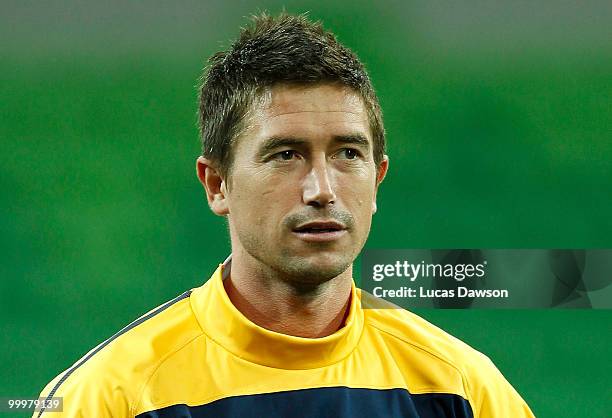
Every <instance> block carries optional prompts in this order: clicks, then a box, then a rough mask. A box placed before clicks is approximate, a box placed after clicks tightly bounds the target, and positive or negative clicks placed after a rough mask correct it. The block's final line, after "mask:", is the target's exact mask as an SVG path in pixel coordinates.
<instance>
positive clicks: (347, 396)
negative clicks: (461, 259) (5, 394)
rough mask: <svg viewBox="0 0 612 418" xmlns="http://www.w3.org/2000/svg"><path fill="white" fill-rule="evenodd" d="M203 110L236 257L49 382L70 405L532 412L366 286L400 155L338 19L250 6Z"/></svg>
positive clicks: (207, 87)
mask: <svg viewBox="0 0 612 418" xmlns="http://www.w3.org/2000/svg"><path fill="white" fill-rule="evenodd" d="M200 125H201V136H202V142H203V155H202V156H201V157H200V158H198V160H197V173H198V177H199V179H200V181H201V182H202V184H203V186H204V189H205V191H206V196H207V199H208V204H209V206H210V208H211V209H212V211H213V212H214V213H215V214H217V215H220V216H224V217H226V219H227V222H228V226H229V234H230V238H231V245H232V255H231V257H230V258H228V260H226V262H225V263H223V264H222V265H220V266H219V268H218V269H217V270H216V271H215V273H214V274H213V275H212V277H211V279H210V280H209V281H208V282H206V283H205V284H204V285H203V286H201V287H199V288H197V289H193V290H191V291H189V292H186V293H184V294H183V295H180V296H179V297H177V298H175V299H174V300H172V301H170V302H168V303H166V304H165V305H162V306H161V307H159V308H157V309H155V310H153V311H151V312H149V313H148V314H146V315H144V316H143V317H141V318H139V319H138V320H137V321H135V322H134V323H132V324H130V325H128V326H127V327H126V328H124V329H123V330H121V331H119V332H118V333H117V334H115V335H114V336H112V337H111V338H109V339H108V340H106V341H105V342H103V343H102V344H100V345H99V346H98V347H96V348H95V349H93V350H92V351H90V352H89V353H88V354H87V355H85V356H84V357H83V358H82V359H81V360H79V361H78V362H77V363H75V365H73V366H72V367H71V368H69V369H68V370H67V371H65V372H64V373H62V374H60V375H59V376H58V377H57V378H56V379H54V380H53V381H52V382H50V383H49V385H47V387H46V388H45V389H44V390H43V392H42V394H41V396H45V397H53V396H55V397H60V396H61V397H63V408H64V413H63V416H68V417H77V416H78V417H81V416H83V417H93V416H95V417H111V416H112V417H135V416H136V417H141V418H142V417H179V416H180V417H243V416H248V417H250V416H252V417H512V418H517V417H531V416H533V415H532V414H531V412H530V411H529V408H528V407H527V405H526V404H525V403H524V401H523V400H522V399H521V398H520V396H519V395H518V394H517V393H516V392H515V391H514V389H513V388H512V387H511V386H510V385H509V384H508V382H506V380H505V379H504V378H503V377H502V376H501V374H500V373H499V372H498V371H497V369H496V368H495V367H494V366H493V365H492V363H491V362H490V361H489V360H488V359H487V358H486V357H485V356H484V355H482V354H480V353H478V352H476V351H475V350H473V349H472V348H470V347H469V346H467V345H465V344H463V343H462V342H460V341H458V340H456V339H454V338H453V337H451V336H449V335H448V334H446V333H444V332H443V331H441V330H439V329H437V328H436V327H434V326H433V325H431V324H429V323H427V322H426V321H424V320H423V319H421V318H419V317H417V316H415V315H413V314H411V313H409V312H406V311H403V310H400V309H367V308H368V305H370V306H369V307H370V308H371V307H372V306H373V305H376V304H377V303H378V302H377V301H376V300H375V299H374V298H373V297H372V296H370V295H367V294H365V292H363V293H362V292H361V291H360V290H359V289H357V288H356V287H355V285H354V282H353V279H352V263H353V261H354V260H355V258H356V257H357V255H358V253H359V252H360V251H361V248H362V247H363V245H364V243H365V241H366V238H367V236H368V233H369V229H370V224H371V218H372V215H373V214H374V213H375V212H376V194H377V191H378V187H379V185H380V183H381V182H382V181H383V179H384V177H385V174H386V172H387V169H388V166H389V160H388V158H387V156H386V155H385V137H384V129H383V124H382V116H381V111H380V108H379V105H378V100H377V98H376V95H375V93H374V90H373V88H372V85H371V83H370V81H369V78H368V76H367V74H366V72H365V70H364V68H363V65H362V64H361V63H360V62H359V60H358V59H357V57H356V56H355V55H354V54H353V53H352V52H351V51H350V50H348V49H347V48H346V47H344V46H342V45H340V44H339V43H338V42H337V40H336V39H335V37H334V36H333V35H332V34H331V33H329V32H326V31H325V30H323V29H322V27H321V25H320V24H318V23H311V22H309V21H308V20H307V19H306V18H305V17H304V16H291V15H287V14H281V15H280V16H278V17H275V18H272V17H269V16H266V15H262V16H259V17H256V18H254V19H253V21H252V23H251V25H250V26H249V27H247V28H246V29H243V30H242V33H241V35H240V37H239V39H238V40H237V41H236V42H235V43H234V44H233V46H232V47H231V49H230V50H228V51H224V52H219V53H217V54H215V55H214V56H213V57H212V58H211V59H210V66H209V68H208V70H207V72H206V73H205V76H204V77H203V80H202V85H201V91H200ZM207 241H209V242H210V241H213V240H211V239H210V238H209V239H207ZM41 415H42V416H47V415H51V413H50V412H48V411H45V412H42V413H35V414H34V416H41Z"/></svg>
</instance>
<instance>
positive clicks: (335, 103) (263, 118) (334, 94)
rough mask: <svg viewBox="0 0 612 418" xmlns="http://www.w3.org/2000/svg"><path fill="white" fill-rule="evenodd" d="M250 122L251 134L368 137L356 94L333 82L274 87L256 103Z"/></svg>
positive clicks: (361, 103) (362, 112)
mask: <svg viewBox="0 0 612 418" xmlns="http://www.w3.org/2000/svg"><path fill="white" fill-rule="evenodd" d="M250 122H251V123H250V125H251V128H252V129H249V130H250V131H251V135H253V136H255V137H260V138H266V137H272V136H278V135H290V136H301V137H304V138H303V139H309V138H321V137H326V136H330V137H331V136H334V135H349V134H361V135H363V136H365V137H367V138H368V139H369V140H371V135H370V130H369V124H368V118H367V112H366V110H365V105H364V103H363V100H362V98H361V96H360V95H359V93H357V92H355V91H354V90H352V89H350V88H348V87H344V86H339V85H333V84H320V85H315V86H295V85H277V86H274V87H272V88H271V89H269V90H268V91H267V93H266V94H264V96H263V97H262V100H260V101H258V102H257V103H256V104H255V106H254V108H253V112H252V117H251V121H250ZM251 135H249V136H251Z"/></svg>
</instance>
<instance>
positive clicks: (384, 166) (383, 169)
mask: <svg viewBox="0 0 612 418" xmlns="http://www.w3.org/2000/svg"><path fill="white" fill-rule="evenodd" d="M388 169H389V156H387V155H383V159H382V161H381V162H380V164H379V165H378V167H377V168H376V186H374V197H373V199H372V214H375V213H376V211H377V210H378V208H377V207H376V194H377V192H378V186H380V183H382V181H383V180H384V179H385V176H386V175H387V170H388Z"/></svg>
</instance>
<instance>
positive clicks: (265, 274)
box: [223, 254, 352, 338]
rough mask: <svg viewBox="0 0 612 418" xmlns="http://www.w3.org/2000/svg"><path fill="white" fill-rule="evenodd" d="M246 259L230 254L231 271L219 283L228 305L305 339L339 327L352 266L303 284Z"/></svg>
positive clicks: (347, 302) (262, 323)
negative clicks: (333, 274)
mask: <svg viewBox="0 0 612 418" xmlns="http://www.w3.org/2000/svg"><path fill="white" fill-rule="evenodd" d="M248 258H250V256H248V255H243V254H235V255H234V256H233V257H232V260H231V273H230V276H229V277H228V278H226V279H225V280H224V282H223V286H224V287H225V291H226V292H227V295H228V297H229V299H230V300H231V302H232V304H233V305H234V306H235V307H236V308H237V309H238V310H239V311H240V312H241V313H242V314H243V315H244V316H245V317H247V318H248V319H249V320H250V321H252V322H254V323H255V324H257V325H259V326H260V327H263V328H266V329H268V330H271V331H275V332H280V333H283V334H287V335H293V336H296V337H305V338H319V337H325V336H327V335H331V334H333V333H334V332H335V331H337V330H338V329H340V328H342V326H343V324H344V321H345V318H346V315H347V313H348V307H349V305H350V302H351V301H350V295H351V285H352V266H351V267H349V268H348V269H347V270H346V271H344V272H343V273H342V274H340V275H339V276H336V277H334V278H333V279H330V280H328V281H326V282H324V283H320V284H316V285H304V284H301V283H294V282H291V281H288V280H284V279H283V278H281V277H278V275H277V274H275V273H274V272H273V271H269V269H268V270H266V269H265V268H262V266H257V265H256V264H255V263H253V262H250V263H249V260H248ZM251 261H255V260H251ZM228 267H229V266H228Z"/></svg>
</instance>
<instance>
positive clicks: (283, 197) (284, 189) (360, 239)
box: [225, 84, 387, 284]
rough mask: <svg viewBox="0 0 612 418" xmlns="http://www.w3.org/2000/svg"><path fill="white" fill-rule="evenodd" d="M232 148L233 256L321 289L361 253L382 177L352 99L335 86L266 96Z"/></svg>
mask: <svg viewBox="0 0 612 418" xmlns="http://www.w3.org/2000/svg"><path fill="white" fill-rule="evenodd" d="M270 93H271V94H270V95H269V96H268V98H267V100H262V101H261V103H259V104H257V105H255V108H254V111H253V114H252V117H251V119H250V123H249V127H248V128H247V130H246V132H245V133H244V134H243V135H241V137H240V138H238V140H237V141H236V143H235V145H234V150H233V153H234V158H233V163H232V168H231V170H230V177H229V179H227V180H228V183H227V188H226V189H227V190H226V195H225V198H226V199H227V202H226V203H227V209H228V220H229V226H230V234H231V239H232V247H233V248H232V249H233V252H234V253H235V254H236V253H237V252H240V251H242V250H244V251H246V253H248V255H249V256H251V257H252V258H253V259H254V260H257V261H256V262H259V263H261V264H263V265H265V266H266V267H267V268H271V269H272V270H274V271H276V272H277V273H280V275H281V276H282V277H285V278H286V279H287V280H291V281H296V282H301V283H312V284H314V283H322V282H324V281H327V280H329V279H331V278H333V277H336V276H337V275H339V274H340V273H342V272H344V271H346V269H347V268H348V267H349V266H350V265H351V263H352V262H353V260H354V259H355V258H356V257H357V255H358V253H359V252H360V251H361V248H362V247H363V245H364V243H365V241H366V239H367V236H368V233H369V231H370V225H371V220H372V214H373V213H374V212H375V210H376V203H375V202H376V191H377V188H378V184H379V183H380V181H382V179H383V177H384V174H385V172H386V169H387V160H386V158H385V161H384V162H383V163H382V164H381V165H380V167H379V168H378V169H377V167H376V165H375V163H374V160H373V142H372V138H371V134H370V129H369V125H368V117H367V113H366V110H365V108H364V105H363V101H362V100H361V98H360V96H359V95H358V94H357V93H355V92H353V91H352V90H350V89H347V88H345V87H340V86H337V85H329V84H323V85H316V86H309V87H303V86H288V85H280V86H276V87H274V88H272V89H271V92H270Z"/></svg>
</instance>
